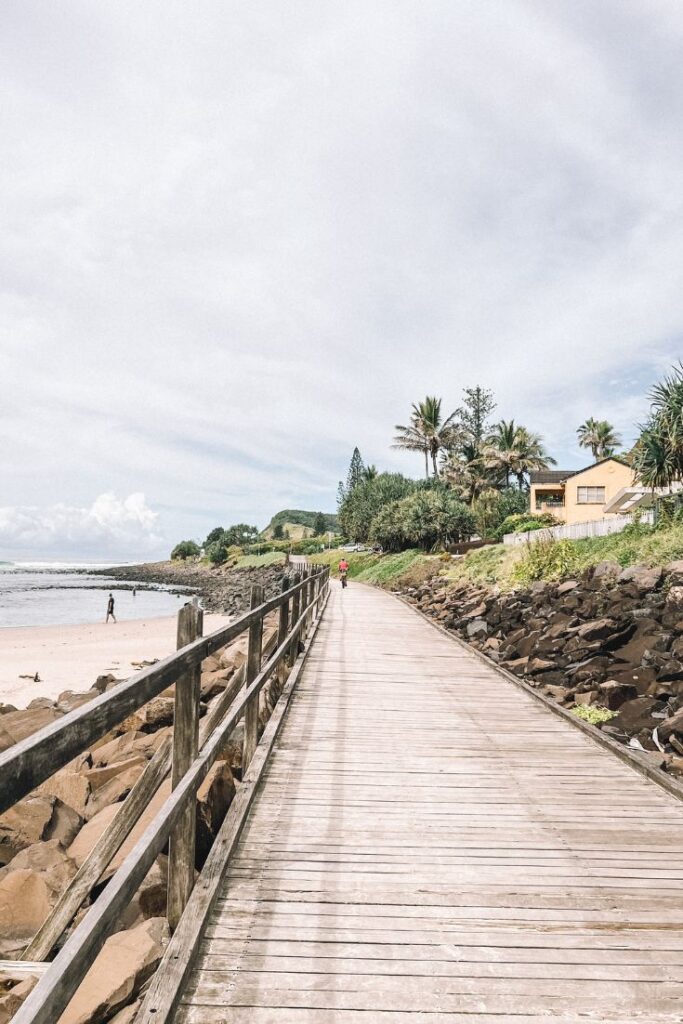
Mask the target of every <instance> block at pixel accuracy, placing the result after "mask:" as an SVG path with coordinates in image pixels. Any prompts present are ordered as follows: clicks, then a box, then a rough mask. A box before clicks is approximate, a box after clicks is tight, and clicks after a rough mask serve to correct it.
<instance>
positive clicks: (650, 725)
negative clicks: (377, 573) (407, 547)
mask: <svg viewBox="0 0 683 1024" xmlns="http://www.w3.org/2000/svg"><path fill="white" fill-rule="evenodd" d="M404 594H405V597H406V598H407V599H408V600H409V601H411V602H412V603H414V604H415V605H416V606H417V607H418V608H419V609H420V610H421V611H423V612H425V613H426V614H428V615H430V616H432V617H433V618H435V619H436V621H437V622H439V623H440V624H441V625H442V626H444V627H445V628H446V629H448V630H450V631H452V632H454V633H456V634H457V635H458V636H460V637H461V638H462V639H464V640H466V641H467V642H468V643H469V644H470V645H471V646H472V647H474V648H475V649H476V650H479V651H481V652H483V653H484V654H486V655H487V656H488V657H489V658H490V659H491V660H492V661H494V662H496V663H497V664H499V665H501V666H502V667H503V668H506V669H508V670H509V671H510V672H513V673H514V674H515V675H518V676H520V677H522V678H523V679H524V680H525V681H526V682H527V683H529V684H530V685H531V686H533V687H536V688H538V689H539V690H540V691H541V692H543V693H544V694H546V695H547V696H550V697H552V698H554V699H555V700H557V701H559V702H560V703H561V704H563V705H564V706H566V707H576V706H578V705H588V706H597V707H600V708H605V709H607V710H609V711H610V712H613V713H614V715H613V717H611V718H610V720H609V721H606V722H604V723H602V724H601V725H600V728H601V729H602V731H603V732H605V733H607V734H609V735H611V736H612V737H614V738H616V739H618V740H620V741H621V742H623V743H627V744H629V745H630V746H632V747H636V748H638V749H641V750H643V751H646V752H649V757H650V759H651V760H652V761H653V762H654V763H655V764H657V765H658V766H659V767H662V768H665V769H666V770H667V771H670V772H672V773H673V774H677V775H683V562H673V563H671V564H669V565H667V566H665V567H664V568H654V569H653V568H648V567H647V566H631V567H629V568H627V569H622V568H621V566H620V565H618V564H617V563H616V562H602V563H600V564H599V565H596V566H593V567H591V568H590V569H588V570H587V571H586V572H585V573H584V574H583V575H582V576H581V577H579V578H577V579H572V580H565V581H564V582H561V583H543V582H539V583H534V584H532V585H531V586H530V587H529V588H528V589H525V590H517V591H513V592H511V593H501V592H500V591H499V590H498V589H497V588H485V587H477V586H473V585H471V584H468V583H455V584H454V583H449V581H447V580H445V579H444V578H443V577H439V576H435V577H432V579H430V580H428V581H427V582H426V583H424V584H422V585H421V586H419V587H411V588H407V589H406V590H405V592H404Z"/></svg>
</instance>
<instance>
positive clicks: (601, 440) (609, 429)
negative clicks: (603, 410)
mask: <svg viewBox="0 0 683 1024" xmlns="http://www.w3.org/2000/svg"><path fill="white" fill-rule="evenodd" d="M576 433H577V435H578V438H579V445H580V447H581V448H590V450H591V452H592V453H593V458H594V459H595V461H596V462H597V461H598V460H599V459H606V458H608V457H609V456H610V455H614V452H615V451H616V449H617V448H619V447H620V446H621V438H620V437H619V435H618V434H617V432H616V430H615V429H614V427H613V426H612V424H611V423H609V422H608V421H607V420H596V419H594V418H593V417H592V416H589V417H588V419H587V420H586V422H585V423H582V424H581V426H580V427H579V428H578V430H577V431H576Z"/></svg>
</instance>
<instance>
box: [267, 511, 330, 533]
mask: <svg viewBox="0 0 683 1024" xmlns="http://www.w3.org/2000/svg"><path fill="white" fill-rule="evenodd" d="M317 515H318V513H317V512H306V511H304V510H303V509H300V508H285V509H283V510H282V512H277V513H276V514H275V515H274V516H273V518H272V519H271V520H270V522H269V523H268V525H267V526H266V528H265V530H263V532H262V533H261V536H262V537H265V538H266V539H267V540H270V539H271V538H272V536H273V530H274V529H275V527H276V526H277V525H278V523H279V524H280V525H281V526H282V528H283V530H286V531H287V533H288V534H289V538H290V540H302V539H303V538H304V537H312V536H313V528H314V524H315V519H316V516H317ZM323 516H324V517H325V530H331V531H332V532H333V533H336V532H337V530H338V529H339V527H338V524H337V517H336V515H333V514H332V513H331V512H323Z"/></svg>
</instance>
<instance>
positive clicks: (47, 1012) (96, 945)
mask: <svg viewBox="0 0 683 1024" xmlns="http://www.w3.org/2000/svg"><path fill="white" fill-rule="evenodd" d="M314 578H315V579H316V581H317V584H316V586H314V587H311V591H310V595H309V592H308V591H307V590H306V589H305V588H306V587H307V586H308V582H309V581H308V579H306V580H303V581H302V582H301V583H297V584H295V585H294V586H292V587H290V588H289V589H287V590H285V591H283V593H282V594H280V595H278V596H277V597H276V598H272V599H271V600H270V601H266V602H264V603H263V604H261V605H259V607H258V608H255V609H253V610H252V611H250V612H248V613H247V614H246V615H244V616H242V618H241V619H240V620H238V621H237V622H236V623H232V624H231V625H230V626H229V627H224V628H223V629H222V630H218V631H217V632H216V633H213V634H211V635H210V636H209V637H206V638H203V639H202V640H201V641H200V640H197V641H195V642H194V643H192V644H190V645H188V646H186V647H185V648H183V649H182V650H181V651H179V652H178V653H177V654H176V655H175V656H171V657H170V658H168V659H165V663H162V664H163V668H162V669H161V674H162V675H164V673H166V672H167V671H168V667H167V664H166V663H173V662H175V664H176V666H177V667H176V675H177V673H178V672H186V671H188V669H190V668H192V667H194V666H195V665H197V664H198V663H199V662H200V661H201V660H203V658H204V657H205V656H206V655H205V654H198V655H196V656H195V652H197V651H200V650H203V649H204V645H207V644H208V645H210V646H211V650H216V649H218V647H217V646H216V645H215V638H216V636H217V635H223V636H224V635H225V634H226V633H227V632H231V639H234V637H235V636H236V635H239V633H240V632H243V631H244V630H245V629H246V628H248V627H251V626H252V624H254V623H255V622H257V621H259V618H258V617H259V615H260V621H261V622H262V621H263V617H264V616H265V615H266V614H268V612H269V611H272V610H274V609H275V608H278V607H280V606H281V605H282V603H283V602H285V601H286V602H287V603H288V602H289V600H290V599H291V600H292V603H293V605H294V606H295V607H296V606H297V605H299V607H298V608H297V609H296V610H297V613H298V614H296V616H295V615H293V616H292V625H291V628H290V629H289V631H288V632H287V633H286V635H285V636H284V637H282V636H281V635H279V636H278V645H277V647H276V649H275V651H274V653H273V654H272V655H271V656H270V657H269V658H268V660H267V661H266V663H265V664H264V665H263V666H259V671H258V672H257V674H256V675H255V677H254V678H253V680H251V681H249V679H248V673H246V675H247V684H246V685H245V686H244V687H242V688H241V692H238V693H237V694H236V696H235V698H234V700H233V701H232V703H231V705H230V708H229V710H227V711H226V713H225V714H224V715H223V716H222V717H221V718H220V719H218V716H216V719H218V720H217V721H216V722H215V727H214V728H213V730H212V731H211V733H210V734H208V735H206V738H205V740H204V743H203V745H202V747H201V749H200V751H199V754H198V756H197V757H196V758H195V759H194V760H193V761H192V763H191V764H190V766H189V768H188V769H187V771H186V772H185V774H184V775H183V776H182V778H180V779H179V780H178V782H177V785H176V787H175V788H174V789H173V791H172V793H171V795H170V796H169V797H168V799H167V800H166V801H165V803H164V804H163V806H162V807H161V808H160V809H159V811H158V813H157V814H156V816H155V818H154V819H153V821H152V822H151V823H150V824H149V826H148V827H147V829H146V830H145V832H144V833H143V835H142V836H141V838H140V839H139V841H138V842H137V843H136V845H135V847H134V848H133V850H132V851H131V852H130V854H129V855H128V857H126V859H125V861H124V862H123V864H122V865H121V867H120V868H119V869H118V871H117V872H116V873H115V874H114V876H113V878H112V879H111V880H110V881H109V882H108V884H107V886H106V888H105V889H104V891H103V892H102V894H101V895H100V896H99V898H98V899H97V900H96V901H95V903H94V904H93V906H92V907H91V909H90V911H89V912H88V913H87V914H86V916H85V918H84V919H83V921H82V922H81V923H80V924H79V926H78V927H77V928H76V929H75V931H74V932H73V934H72V935H71V936H70V938H69V939H68V940H67V942H66V943H65V945H64V947H63V949H62V950H61V952H60V953H59V954H58V955H57V957H56V959H55V960H54V961H53V962H52V963H51V964H50V965H49V966H48V968H47V970H46V971H45V973H44V975H43V976H42V977H41V979H40V981H39V983H38V985H37V986H36V988H35V989H34V990H33V992H32V993H31V994H30V995H29V996H28V998H27V1000H26V1001H25V1002H24V1004H23V1005H22V1006H21V1007H20V1009H19V1010H18V1011H17V1013H16V1015H15V1017H14V1018H13V1024H53V1022H54V1021H55V1020H56V1019H58V1017H59V1015H60V1014H61V1013H62V1012H63V1010H64V1009H65V1008H66V1006H67V1005H68V1003H69V1000H70V999H71V997H72V995H73V994H74V992H75V991H76V989H77V988H78V986H79V984H80V983H81V981H82V979H83V978H84V976H85V974H86V973H87V971H88V969H89V967H90V966H91V964H92V963H93V961H94V959H95V957H96V956H97V954H98V952H99V950H100V949H101V947H102V945H103V943H104V941H105V940H106V938H107V936H108V935H109V934H110V933H111V931H112V930H113V929H114V927H115V925H116V921H117V919H118V917H119V916H120V914H121V913H122V911H123V910H124V909H125V907H126V906H127V904H128V902H129V901H130V900H131V899H132V897H133V895H134V894H135V892H136V891H137V889H138V888H139V886H140V884H141V883H142V881H143V879H144V878H145V876H146V874H147V872H148V871H149V869H150V868H151V866H152V864H153V863H154V860H155V859H156V857H157V856H158V854H159V853H160V852H161V850H162V849H163V847H164V845H165V844H166V842H167V841H168V839H169V838H170V836H171V834H172V833H173V831H174V829H175V828H176V827H177V825H178V823H179V821H180V820H181V819H182V816H183V814H184V813H185V811H186V808H187V807H188V806H190V804H191V802H192V801H194V799H195V797H196V793H197V790H198V789H199V786H200V785H201V783H202V781H203V780H204V779H205V778H206V775H207V774H208V772H209V770H210V769H211V766H212V765H213V764H214V762H215V761H216V759H217V758H218V756H219V754H220V752H221V750H222V748H223V747H224V744H225V742H226V741H227V739H228V738H229V736H230V734H231V733H232V731H233V730H234V728H235V726H236V725H237V723H238V722H239V720H240V718H242V716H243V715H244V714H245V710H246V708H247V707H248V706H249V705H250V703H251V702H256V703H257V702H258V694H259V693H260V691H261V689H262V688H263V686H264V685H265V683H266V682H267V681H268V680H269V679H270V677H271V676H272V674H273V673H274V672H275V671H276V670H277V669H278V668H279V666H280V664H281V663H283V662H284V661H285V659H287V660H289V659H288V655H289V652H290V650H291V649H292V646H294V648H295V649H297V648H298V644H299V638H300V636H301V634H302V633H305V631H306V627H307V623H308V621H309V617H314V616H315V615H316V614H319V609H320V607H321V601H322V599H323V597H324V596H325V595H326V592H327V586H326V584H327V583H328V580H329V569H328V568H327V567H323V568H322V569H321V570H320V571H319V572H317V573H315V577H314ZM309 596H310V600H306V598H307V597H309ZM301 598H303V601H302V602H301V603H300V601H301ZM301 605H303V607H302V606H301ZM283 619H284V616H281V622H282V621H283ZM235 627H240V628H239V629H238V631H237V633H234V632H232V631H233V630H234V629H235ZM212 642H213V645H212ZM218 646H222V645H218ZM188 651H191V652H192V659H191V660H188V658H187V652H188ZM158 667H159V666H155V668H158ZM149 675H150V674H149V672H146V673H138V676H137V677H134V678H138V679H139V678H140V676H143V677H144V678H145V679H147V680H148V681H149ZM164 678H166V676H165V675H164ZM129 682H131V681H129ZM153 685H154V686H156V685H157V683H156V682H154V683H153ZM121 686H122V687H124V686H127V684H121ZM162 688H163V687H162ZM119 689H120V688H119V687H116V688H115V689H114V690H112V691H110V693H109V694H107V695H103V696H111V694H115V693H116V691H117V690H119ZM233 692H234V691H233ZM129 699H130V698H129V697H126V701H125V702H124V703H125V704H126V707H127V706H128V701H129ZM144 702H145V701H140V703H138V704H137V705H136V706H137V707H139V706H141V704H142V703H144ZM221 703H222V702H221ZM115 704H116V706H117V707H118V706H120V702H118V701H116V702H115ZM105 706H106V705H105ZM224 706H225V705H222V708H221V710H222V709H223V707H224ZM252 706H253V704H252ZM69 717H71V716H65V718H69ZM123 717H126V716H125V715H124V716H123ZM58 724H60V725H62V726H63V724H64V723H63V722H60V723H58ZM212 724H213V723H212ZM91 727H92V726H88V727H87V728H85V729H84V733H85V734H86V735H90V731H89V730H90V728H91ZM52 728H53V727H52V726H49V727H48V730H52ZM48 730H42V732H46V731H48ZM105 731H107V730H105ZM36 749H38V750H41V749H42V747H41V745H40V744H38V745H37V747H36ZM60 749H61V750H64V749H72V744H71V743H70V741H69V742H66V743H63V744H62V747H61V748H60ZM81 749H82V748H81ZM21 756H22V757H25V753H24V752H22V754H21ZM67 760H70V758H68V759H67ZM1 763H2V762H1V761H0V765H1ZM60 766H61V765H60V764H57V766H56V767H60ZM55 770H56V768H55V762H54V760H53V762H52V772H54V771H55ZM44 777H47V776H44ZM41 781H42V779H41ZM22 795H23V794H22ZM6 806H7V805H6ZM124 806H125V805H124ZM133 823H134V822H133ZM133 823H131V825H130V827H131V828H132V824H133ZM119 845H120V844H119ZM112 856H113V854H112Z"/></svg>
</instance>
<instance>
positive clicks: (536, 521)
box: [494, 512, 559, 540]
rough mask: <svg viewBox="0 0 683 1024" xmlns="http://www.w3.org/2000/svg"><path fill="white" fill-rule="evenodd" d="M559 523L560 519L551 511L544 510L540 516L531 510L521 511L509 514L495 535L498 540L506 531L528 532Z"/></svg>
mask: <svg viewBox="0 0 683 1024" xmlns="http://www.w3.org/2000/svg"><path fill="white" fill-rule="evenodd" d="M558 525H559V524H558V520H557V519H556V518H555V516H554V515H551V513H550V512H543V513H541V515H538V516H536V515H532V513H531V512H521V513H517V514H516V515H512V516H507V518H506V519H504V520H503V522H502V523H501V524H500V526H499V527H498V529H497V530H496V531H495V533H494V536H495V539H496V540H502V539H503V537H504V536H505V534H506V533H528V532H529V531H531V530H545V529H547V528H548V527H549V526H558Z"/></svg>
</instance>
